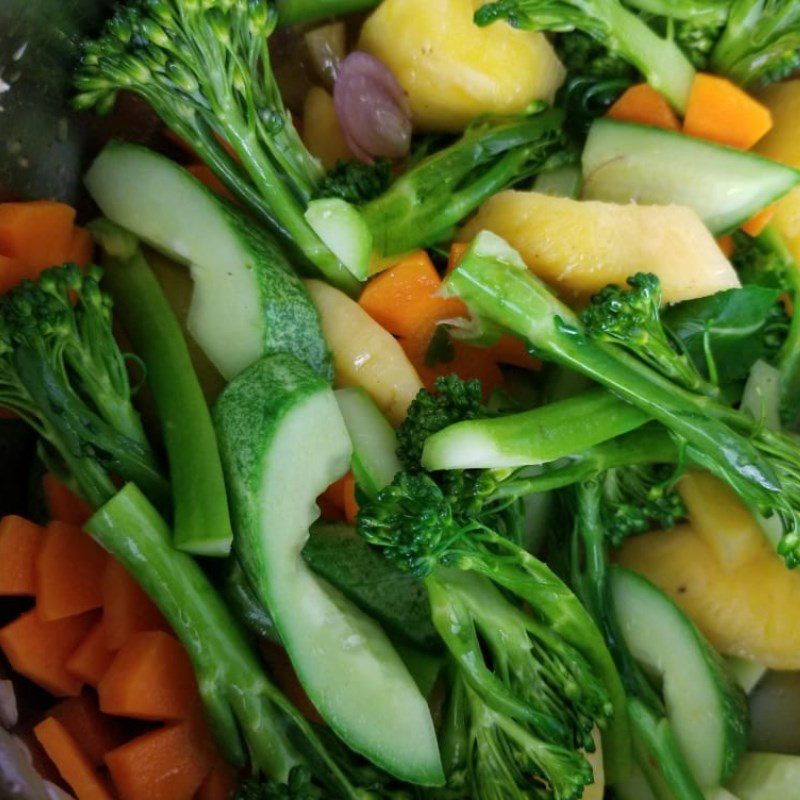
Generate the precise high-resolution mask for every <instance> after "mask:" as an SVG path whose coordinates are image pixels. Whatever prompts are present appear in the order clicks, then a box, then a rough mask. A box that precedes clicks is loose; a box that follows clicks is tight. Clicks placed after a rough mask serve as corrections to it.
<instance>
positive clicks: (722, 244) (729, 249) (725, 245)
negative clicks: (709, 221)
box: [717, 233, 735, 258]
mask: <svg viewBox="0 0 800 800" xmlns="http://www.w3.org/2000/svg"><path fill="white" fill-rule="evenodd" d="M717 244H718V245H719V249H720V250H722V254H723V255H724V256H725V258H730V257H731V256H732V255H733V251H734V249H735V245H734V243H733V236H731V235H730V234H729V233H726V234H725V235H724V236H720V237H719V238H718V239H717Z"/></svg>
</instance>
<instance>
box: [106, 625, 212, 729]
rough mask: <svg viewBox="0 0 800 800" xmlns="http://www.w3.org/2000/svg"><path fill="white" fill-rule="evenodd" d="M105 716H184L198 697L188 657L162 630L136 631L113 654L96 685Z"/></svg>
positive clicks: (179, 717)
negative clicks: (109, 663) (115, 653)
mask: <svg viewBox="0 0 800 800" xmlns="http://www.w3.org/2000/svg"><path fill="white" fill-rule="evenodd" d="M97 694H98V696H99V698H100V708H101V710H102V711H103V713H105V714H114V715H116V716H121V717H131V718H132V719H149V720H180V719H186V718H187V717H188V716H190V715H191V714H192V713H194V711H195V710H196V709H197V707H198V703H199V699H200V696H199V694H198V691H197V682H196V680H195V677H194V670H193V669H192V664H191V661H189V656H188V655H187V654H186V651H185V650H184V649H183V646H182V645H181V643H180V642H179V641H178V640H177V639H176V638H175V637H174V636H172V635H170V634H168V633H164V632H163V631H142V632H141V633H136V634H134V635H133V636H131V638H130V639H129V640H128V641H127V643H126V644H125V646H124V647H123V648H122V649H121V650H120V651H119V652H118V653H117V655H116V656H115V658H114V661H113V662H112V663H111V666H110V667H109V668H108V669H107V670H106V672H105V674H104V675H103V677H102V678H101V679H100V683H99V684H98V685H97Z"/></svg>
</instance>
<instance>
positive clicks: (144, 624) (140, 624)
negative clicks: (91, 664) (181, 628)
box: [103, 558, 169, 650]
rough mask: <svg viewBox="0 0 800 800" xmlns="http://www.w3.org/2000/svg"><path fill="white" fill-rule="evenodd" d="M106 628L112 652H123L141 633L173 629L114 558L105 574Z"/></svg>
mask: <svg viewBox="0 0 800 800" xmlns="http://www.w3.org/2000/svg"><path fill="white" fill-rule="evenodd" d="M103 625H104V627H105V632H106V643H107V644H108V647H109V649H111V650H119V649H120V648H121V647H122V646H123V645H124V644H125V642H127V641H128V639H130V637H131V636H133V634H134V633H138V632H139V631H156V630H160V631H168V630H169V625H168V624H167V622H166V620H165V619H164V617H163V616H161V612H160V611H159V610H158V609H157V608H156V606H155V605H154V604H153V601H152V600H151V599H150V598H149V597H148V596H147V595H146V594H145V593H144V590H143V589H142V588H141V586H139V584H138V583H136V581H135V580H134V579H133V578H132V577H131V576H130V575H129V574H128V573H127V571H126V570H125V568H124V567H123V566H122V565H121V564H120V563H119V562H118V561H115V560H114V559H113V558H109V559H108V561H107V562H106V567H105V571H104V573H103Z"/></svg>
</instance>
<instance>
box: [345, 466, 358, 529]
mask: <svg viewBox="0 0 800 800" xmlns="http://www.w3.org/2000/svg"><path fill="white" fill-rule="evenodd" d="M357 515H358V501H357V500H356V479H355V477H354V476H353V473H352V472H348V473H347V475H345V476H344V517H345V519H346V520H347V521H348V522H349V523H350V524H351V525H355V522H356V516H357Z"/></svg>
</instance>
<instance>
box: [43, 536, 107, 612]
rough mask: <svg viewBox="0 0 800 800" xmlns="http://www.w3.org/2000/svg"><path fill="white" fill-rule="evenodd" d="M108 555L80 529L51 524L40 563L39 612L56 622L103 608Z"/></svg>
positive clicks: (45, 537)
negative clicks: (103, 589) (103, 584)
mask: <svg viewBox="0 0 800 800" xmlns="http://www.w3.org/2000/svg"><path fill="white" fill-rule="evenodd" d="M107 558H108V556H107V555H106V551H105V550H103V548H102V547H100V545H98V544H97V542H95V541H94V539H92V537H91V536H89V534H88V533H85V532H84V531H82V530H81V529H80V528H79V527H78V526H77V525H70V524H69V523H68V522H51V523H49V524H48V526H47V528H46V529H45V535H44V540H43V542H42V547H41V549H40V550H39V556H38V557H37V559H36V608H37V609H38V611H39V614H40V615H41V617H42V619H44V620H54V619H63V618H64V617H71V616H73V615H75V614H81V613H82V612H84V611H91V610H92V609H93V608H100V606H101V605H102V604H103V591H102V579H103V569H104V567H105V564H106V559H107Z"/></svg>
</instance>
